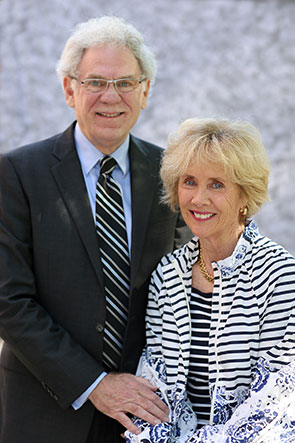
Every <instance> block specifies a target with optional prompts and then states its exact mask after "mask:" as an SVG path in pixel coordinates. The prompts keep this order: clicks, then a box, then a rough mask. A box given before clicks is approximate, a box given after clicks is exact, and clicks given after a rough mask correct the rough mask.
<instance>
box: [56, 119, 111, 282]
mask: <svg viewBox="0 0 295 443" xmlns="http://www.w3.org/2000/svg"><path fill="white" fill-rule="evenodd" d="M73 129H74V125H72V126H71V127H70V128H68V129H67V130H66V131H65V132H64V133H63V134H62V135H61V137H60V139H59V140H58V142H57V144H56V146H55V149H54V153H53V154H54V156H55V157H56V158H57V159H58V160H59V162H58V163H56V164H55V165H54V166H53V167H52V173H53V176H54V178H55V180H56V182H57V185H58V187H59V190H60V193H61V194H62V196H63V199H64V201H65V204H66V206H67V208H68V210H69V212H70V214H71V216H72V218H73V222H74V223H75V225H76V227H77V230H78V232H79V234H80V237H81V239H82V242H83V244H84V246H85V249H86V252H87V254H88V256H89V258H90V261H91V263H92V264H93V266H94V268H95V272H96V274H97V277H98V279H99V280H100V282H101V284H102V282H103V276H102V270H101V267H100V266H99V263H100V258H99V249H98V244H97V234H96V231H95V226H94V222H93V217H92V212H91V208H90V203H89V199H88V195H87V190H86V186H85V183H84V178H83V173H82V170H81V166H80V162H79V158H78V155H77V151H76V149H75V142H74V136H73Z"/></svg>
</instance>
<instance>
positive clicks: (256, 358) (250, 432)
mask: <svg viewBox="0 0 295 443" xmlns="http://www.w3.org/2000/svg"><path fill="white" fill-rule="evenodd" d="M198 255H199V241H198V238H197V237H194V238H193V239H192V240H191V241H190V242H189V243H188V244H187V245H185V246H184V247H183V248H181V249H178V250H176V251H174V252H173V253H172V254H169V255H167V256H165V257H163V259H162V260H161V262H160V263H159V265H158V267H157V268H156V270H155V271H154V272H153V274H152V278H151V283H150V291H149V300H148V308H147V317H146V334H147V347H146V349H145V350H144V351H143V354H142V357H141V360H140V362H139V366H138V371H137V375H140V376H142V377H145V378H147V379H148V380H150V381H151V382H152V383H153V384H155V385H156V386H157V387H158V393H159V395H160V396H161V398H162V399H163V400H164V401H165V402H166V403H167V404H168V406H169V409H170V420H169V422H167V423H161V424H160V425H157V426H151V425H149V424H148V423H146V422H143V421H142V420H140V419H137V418H135V419H134V421H135V423H136V424H137V425H138V426H139V427H140V428H141V430H142V432H141V434H140V435H138V436H135V435H134V434H131V433H130V432H129V431H126V433H125V438H126V440H127V442H129V443H131V442H132V443H136V442H141V443H166V442H167V443H168V442H169V443H174V442H179V443H182V442H183V443H197V442H198V443H199V442H202V443H209V442H214V443H225V442H226V443H237V442H257V443H258V442H265V443H266V442H295V259H294V258H293V257H292V256H291V255H290V254H289V253H288V252H287V251H286V250H285V249H284V248H283V247H282V246H280V245H278V244H276V243H274V242H272V241H271V240H269V239H268V238H266V237H263V236H262V235H260V234H259V232H258V229H257V227H256V225H255V223H254V222H250V223H249V225H248V226H247V227H246V228H245V230H244V232H243V234H242V236H241V238H240V239H239V241H238V243H237V245H236V248H235V250H234V252H233V254H232V256H231V257H228V258H226V259H225V260H222V261H220V262H213V263H212V266H213V270H214V289H213V294H212V314H211V324H210V335H209V389H210V395H211V420H210V424H209V425H206V426H204V427H202V428H201V429H200V430H198V431H197V430H196V427H197V416H196V415H195V414H194V412H193V410H192V407H191V404H190V402H189V400H188V398H187V396H186V382H187V376H188V368H189V359H190V310H189V301H190V294H191V287H192V266H193V264H194V263H195V262H196V260H197V258H198Z"/></svg>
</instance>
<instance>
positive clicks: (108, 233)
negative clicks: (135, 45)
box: [96, 156, 130, 370]
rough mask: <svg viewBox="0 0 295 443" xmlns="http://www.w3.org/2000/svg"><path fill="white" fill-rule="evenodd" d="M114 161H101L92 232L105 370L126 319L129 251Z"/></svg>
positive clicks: (117, 354) (116, 357)
mask: <svg viewBox="0 0 295 443" xmlns="http://www.w3.org/2000/svg"><path fill="white" fill-rule="evenodd" d="M115 166H116V160H114V159H113V158H112V157H109V156H106V157H103V159H102V160H101V169H100V176H99V178H98V181H97V187H96V231H97V234H98V241H99V249H100V255H101V262H102V267H103V272H104V287H105V293H106V322H105V330H104V349H103V361H104V364H105V366H106V367H107V369H111V370H117V369H118V368H119V364H120V359H121V351H122V343H123V337H124V333H125V328H126V324H127V318H128V303H129V276H130V264H129V251H128V241H127V233H126V225H125V215H124V209H123V203H122V196H121V191H120V188H119V186H118V185H117V183H116V182H115V181H114V179H113V178H112V175H111V174H112V172H113V170H114V168H115Z"/></svg>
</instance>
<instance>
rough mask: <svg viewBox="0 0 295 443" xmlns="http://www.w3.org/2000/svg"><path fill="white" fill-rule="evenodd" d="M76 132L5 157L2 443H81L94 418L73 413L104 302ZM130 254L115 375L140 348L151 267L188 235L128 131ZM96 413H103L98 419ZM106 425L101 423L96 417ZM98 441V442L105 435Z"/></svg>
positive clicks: (0, 165)
mask: <svg viewBox="0 0 295 443" xmlns="http://www.w3.org/2000/svg"><path fill="white" fill-rule="evenodd" d="M73 127H74V125H72V126H71V127H70V128H68V129H67V130H66V131H65V132H64V133H62V134H59V135H57V136H54V137H52V138H50V139H47V140H44V141H41V142H38V143H35V144H31V145H28V146H25V147H22V148H19V149H17V150H15V151H13V152H10V153H8V154H6V155H4V156H3V157H2V158H1V162H0V335H1V336H2V338H3V339H4V340H5V342H6V343H5V344H4V347H3V350H2V354H1V360H0V366H1V367H0V397H1V402H0V443H59V442H60V443H67V442H69V443H82V442H85V440H86V436H87V433H88V430H89V427H90V423H91V420H92V417H93V414H94V407H93V406H92V405H91V403H90V402H89V401H88V402H86V404H85V405H84V406H83V407H82V408H80V409H79V410H78V411H74V409H73V408H72V407H71V404H72V402H73V401H74V400H75V399H76V398H78V397H79V396H80V395H81V393H82V392H84V391H85V389H86V388H87V387H88V386H90V385H91V383H92V382H93V381H94V380H95V379H96V378H97V376H98V375H99V374H100V373H101V372H102V371H103V366H102V336H103V325H104V321H105V296H104V287H103V278H102V270H101V266H100V258H99V250H98V245H97V236H96V231H95V226H94V223H93V218H92V213H91V210H90V204H89V200H88V195H87V191H86V187H85V184H84V180H83V175H82V171H81V167H80V162H79V159H78V156H77V153H76V149H75V144H74V138H73ZM129 152H130V167H131V189H132V221H133V225H132V226H133V227H132V252H131V255H132V259H131V295H130V306H129V320H128V326H127V330H126V335H125V339H124V346H123V355H122V364H121V368H120V370H121V371H124V372H134V371H135V369H136V366H137V362H138V358H139V356H140V353H141V349H142V346H143V344H144V314H145V307H146V297H147V287H148V280H149V275H150V273H151V271H152V270H153V269H154V267H155V265H156V264H157V262H158V261H159V259H160V258H161V257H162V256H163V254H165V253H167V252H169V251H171V250H173V249H174V248H175V247H177V246H179V245H180V244H182V243H184V242H185V241H187V240H188V239H189V238H190V236H191V234H190V233H189V231H188V230H187V228H186V227H185V226H184V224H183V221H182V219H180V218H179V216H178V214H174V213H172V212H170V210H169V209H168V208H167V207H166V206H164V205H162V204H159V194H160V183H159V163H160V158H161V153H162V150H161V149H160V148H159V147H157V146H155V145H152V144H150V143H147V142H145V141H143V140H140V139H138V138H135V137H132V136H131V142H130V149H129ZM101 416H102V414H101ZM102 419H103V416H102ZM102 441H103V440H102Z"/></svg>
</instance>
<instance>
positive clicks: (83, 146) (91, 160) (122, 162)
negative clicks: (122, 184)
mask: <svg viewBox="0 0 295 443" xmlns="http://www.w3.org/2000/svg"><path fill="white" fill-rule="evenodd" d="M74 138H75V142H76V148H77V152H78V156H79V159H80V162H81V165H82V169H83V170H84V171H85V174H86V175H87V174H89V173H90V171H91V170H92V169H93V168H94V167H96V165H98V164H99V162H100V160H101V158H102V157H104V156H105V155H104V154H103V153H102V152H101V151H99V150H98V149H97V148H96V147H95V146H94V145H93V144H92V143H90V141H89V140H88V139H87V138H86V137H85V135H84V134H83V132H82V131H81V129H80V127H79V125H78V123H77V124H76V127H75V130H74ZM129 140H130V134H128V136H127V138H126V140H125V141H124V142H123V143H122V144H121V146H119V147H118V148H117V149H116V150H115V151H114V152H113V153H112V154H111V157H113V158H114V159H115V160H116V162H117V164H118V166H119V168H120V169H121V171H122V173H123V175H124V176H125V175H126V174H127V172H128V171H129V161H128V148H129Z"/></svg>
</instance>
